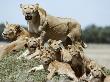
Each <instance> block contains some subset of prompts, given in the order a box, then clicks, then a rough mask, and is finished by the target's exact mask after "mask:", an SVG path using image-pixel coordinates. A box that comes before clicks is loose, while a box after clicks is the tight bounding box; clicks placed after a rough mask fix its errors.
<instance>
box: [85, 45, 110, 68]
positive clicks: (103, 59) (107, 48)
mask: <svg viewBox="0 0 110 82" xmlns="http://www.w3.org/2000/svg"><path fill="white" fill-rule="evenodd" d="M85 53H86V55H88V56H89V57H91V58H93V59H94V60H95V61H96V62H97V63H99V64H100V65H103V66H105V67H107V68H109V69H110V44H88V48H87V49H86V50H85Z"/></svg>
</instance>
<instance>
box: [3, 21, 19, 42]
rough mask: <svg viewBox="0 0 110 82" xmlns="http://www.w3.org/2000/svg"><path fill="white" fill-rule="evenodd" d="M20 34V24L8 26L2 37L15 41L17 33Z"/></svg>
mask: <svg viewBox="0 0 110 82" xmlns="http://www.w3.org/2000/svg"><path fill="white" fill-rule="evenodd" d="M18 32H20V25H18V24H8V23H7V24H6V25H5V28H4V31H3V33H2V36H3V38H4V39H8V40H15V39H16V38H17V33H18Z"/></svg>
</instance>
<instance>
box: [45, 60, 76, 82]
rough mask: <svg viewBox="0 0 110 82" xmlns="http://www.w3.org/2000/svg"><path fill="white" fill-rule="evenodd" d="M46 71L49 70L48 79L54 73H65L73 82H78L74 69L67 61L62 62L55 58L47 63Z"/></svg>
mask: <svg viewBox="0 0 110 82" xmlns="http://www.w3.org/2000/svg"><path fill="white" fill-rule="evenodd" d="M48 71H49V72H50V73H49V74H48V75H47V79H48V80H50V79H51V78H52V76H53V75H54V74H55V73H58V74H63V75H64V74H65V75H67V76H68V77H70V78H71V79H73V80H74V81H75V82H78V79H77V77H76V76H75V73H74V71H73V70H72V68H71V66H70V65H69V64H67V63H63V62H59V61H56V60H55V61H53V62H51V63H50V64H49V67H48Z"/></svg>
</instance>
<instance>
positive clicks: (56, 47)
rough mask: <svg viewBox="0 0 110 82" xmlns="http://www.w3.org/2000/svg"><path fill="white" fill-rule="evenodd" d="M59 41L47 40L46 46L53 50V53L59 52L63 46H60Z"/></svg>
mask: <svg viewBox="0 0 110 82" xmlns="http://www.w3.org/2000/svg"><path fill="white" fill-rule="evenodd" d="M61 42H62V41H61V40H59V41H56V40H51V39H49V40H48V44H49V46H50V47H51V48H52V49H53V50H54V51H59V50H60V49H61V46H63V44H62V45H61Z"/></svg>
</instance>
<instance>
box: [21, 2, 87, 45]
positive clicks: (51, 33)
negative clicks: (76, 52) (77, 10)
mask: <svg viewBox="0 0 110 82" xmlns="http://www.w3.org/2000/svg"><path fill="white" fill-rule="evenodd" d="M20 7H21V9H22V12H23V15H24V16H25V19H26V20H27V22H28V25H29V26H28V30H29V31H30V32H32V33H36V34H39V33H40V32H41V31H42V30H45V31H46V34H45V38H44V40H45V41H47V40H48V39H53V40H62V41H63V42H64V44H65V45H66V44H72V43H73V42H74V41H79V42H82V41H81V25H80V24H79V23H78V22H77V21H76V20H74V19H71V18H60V17H54V16H51V15H48V14H47V12H46V11H45V10H44V9H43V8H41V7H40V6H39V4H35V5H33V4H25V5H23V4H20ZM82 46H83V47H85V45H84V44H82Z"/></svg>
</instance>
